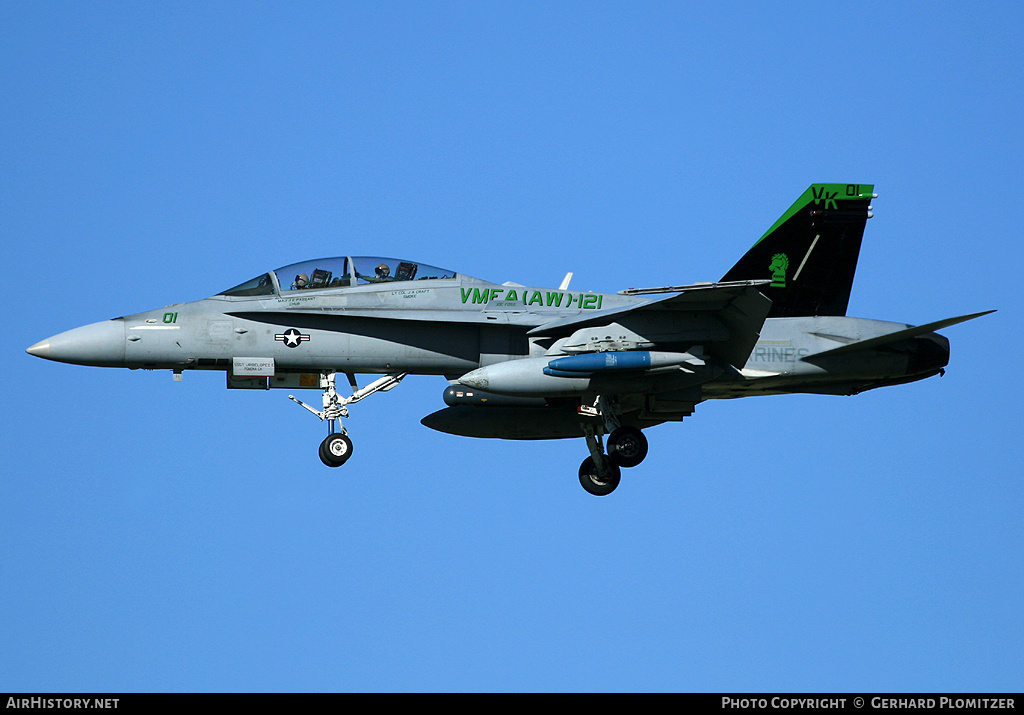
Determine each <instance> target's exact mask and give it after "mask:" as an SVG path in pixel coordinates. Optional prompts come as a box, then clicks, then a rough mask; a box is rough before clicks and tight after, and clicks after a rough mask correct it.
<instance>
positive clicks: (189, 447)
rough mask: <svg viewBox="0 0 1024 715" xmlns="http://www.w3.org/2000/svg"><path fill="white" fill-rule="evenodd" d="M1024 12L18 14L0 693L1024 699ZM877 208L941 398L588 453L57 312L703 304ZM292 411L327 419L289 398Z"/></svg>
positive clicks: (4, 120) (676, 434)
mask: <svg viewBox="0 0 1024 715" xmlns="http://www.w3.org/2000/svg"><path fill="white" fill-rule="evenodd" d="M1022 30H1024V10H1022V9H1021V6H1020V5H1019V3H1009V2H1005V3H1004V2H992V3H979V4H973V3H972V4H961V3H929V4H927V5H925V4H915V3H872V2H867V3H849V4H846V5H842V4H838V5H837V4H828V5H826V4H822V3H788V4H785V5H781V4H780V5H776V4H772V3H742V2H741V3H730V2H725V3H713V4H705V3H699V4H698V3H693V4H689V3H683V2H679V3H651V2H642V3H604V2H585V3H583V2H580V3H566V2H554V3H501V4H498V3H479V2H475V3H452V2H438V3H413V2H404V3H359V4H346V3H174V4H169V5H157V6H154V5H152V4H138V3H106V2H94V3H61V2H54V3H16V2H11V3H4V4H3V5H2V6H0V37H2V42H0V89H2V93H3V97H4V101H3V102H2V103H0V127H2V130H3V131H0V182H2V184H0V189H2V193H0V195H2V199H3V210H2V212H0V232H2V237H3V245H4V247H5V250H6V254H7V255H8V261H7V263H6V265H7V266H8V268H7V270H8V278H7V280H6V281H4V282H3V286H2V287H0V291H2V301H0V311H2V316H3V325H4V327H5V329H4V330H3V335H2V341H3V353H2V355H3V365H4V372H5V378H6V381H5V384H6V389H5V397H4V404H5V409H4V410H3V415H2V417H0V419H2V421H3V429H2V431H0V435H2V440H3V452H4V455H5V459H4V467H3V469H2V474H3V478H2V480H0V613H2V614H3V615H2V616H0V643H3V648H0V690H7V691H11V690H14V691H136V690H139V691H205V690H212V691H225V690H227V691H253V690H257V691H264V690H267V691H277V690H284V691H305V690H312V691H323V690H328V691H334V690H340V691H350V690H389V691H391V690H395V691H408V690H416V691H420V690H456V691H476V690H512V691H519V690H531V691H532V690H551V691H563V690H570V691H577V690H587V691H589V690H601V691H605V690H608V691H616V690H671V691H787V690H795V691H819V690H820V691H829V690H832V691H836V690H838V691H847V690H854V691H1007V690H1015V691H1018V692H1019V691H1020V689H1021V686H1022V678H1021V673H1022V672H1024V667H1022V665H1024V664H1022V655H1021V643H1022V642H1024V616H1022V609H1021V605H1020V604H1021V603H1022V602H1024V576H1022V564H1024V538H1022V532H1021V525H1020V514H1021V504H1022V499H1024V486H1022V467H1021V465H1022V463H1024V449H1022V447H1021V439H1020V436H1021V426H1022V422H1021V418H1020V398H1021V387H1020V381H1019V380H1018V379H1017V375H1018V373H1019V361H1020V356H1021V354H1022V353H1024V350H1022V348H1024V345H1022V342H1024V341H1022V338H1021V328H1022V325H1021V319H1020V314H1021V313H1020V311H1021V308H1022V307H1024V305H1022V304H1024V301H1022V299H1021V295H1022V291H1021V288H1020V279H1019V273H1020V270H1021V269H1020V266H1021V264H1022V259H1024V250H1022V248H1021V223H1020V216H1019V213H1020V211H1019V209H1020V203H1021V202H1020V199H1019V197H1018V195H1017V193H1016V192H1017V191H1018V190H1019V188H1020V185H1021V183H1022V180H1024V171H1022V162H1021V156H1022V155H1024V141H1022V136H1024V135H1022V133H1021V127H1022V126H1024V92H1022V88H1021V71H1020V67H1021V66H1022V65H1024V53H1022V50H1021V45H1020V42H1019V37H1020V35H1021V32H1022ZM822 181H827V182H855V183H865V184H866V183H873V184H875V187H876V189H875V190H876V192H877V193H878V194H879V198H878V199H877V200H876V201H875V217H874V218H873V219H872V220H871V221H869V223H868V227H867V231H866V234H865V239H864V245H863V250H862V253H861V261H860V265H859V270H858V274H857V279H856V281H855V284H854V292H853V297H852V299H851V303H850V311H849V312H850V314H851V315H856V316H860V317H871V318H879V319H887V320H896V321H902V322H907V323H913V324H921V323H926V322H930V321H933V320H939V319H941V318H945V317H949V316H953V315H961V314H964V313H969V312H974V311H980V310H986V309H992V308H997V309H999V312H998V313H996V314H994V315H991V316H987V317H985V318H982V319H979V320H977V321H973V322H970V323H966V324H963V325H959V326H955V327H952V328H949V329H947V330H945V331H944V333H945V334H946V335H947V336H948V337H949V338H950V339H951V341H952V357H951V362H950V366H949V369H948V372H947V374H946V375H945V377H943V378H941V379H940V378H932V379H929V380H926V381H923V382H919V383H915V384H911V385H906V386H902V387H895V388H887V389H883V390H877V391H874V392H869V393H865V394H862V395H859V396H857V397H852V398H839V397H822V396H786V397H774V398H760V399H746V400H740V401H724V402H718V403H705V404H702V405H700V406H699V407H698V409H697V411H696V413H695V414H694V415H693V417H691V418H688V419H687V420H686V421H685V422H684V423H683V424H674V425H673V424H668V425H662V426H659V427H656V428H654V429H652V430H651V431H650V432H649V433H648V436H649V439H650V442H651V454H650V456H649V457H648V459H647V460H646V461H645V462H644V464H643V465H642V466H641V467H638V468H636V469H634V470H630V471H628V472H627V473H626V475H625V478H624V480H623V483H622V485H621V486H620V487H619V489H618V490H617V491H616V492H615V494H613V495H611V496H610V497H607V498H602V499H597V498H594V497H591V496H589V495H587V494H586V493H584V492H583V490H582V489H581V488H580V486H579V483H578V481H577V478H576V470H577V468H578V466H579V462H580V461H581V460H582V459H583V457H584V456H585V455H586V451H585V447H584V444H583V441H582V440H570V441H552V442H538V443H517V442H506V441H483V440H471V439H468V438H460V437H453V436H449V435H443V434H440V433H435V432H432V431H431V430H428V429H426V428H424V427H422V426H421V425H420V424H419V420H420V418H421V417H422V416H424V415H426V414H428V413H430V412H433V411H434V410H436V409H439V408H440V407H441V406H442V404H443V403H442V401H441V393H442V391H443V388H444V386H445V383H444V381H443V380H442V379H441V378H430V377H418V378H416V377H413V378H409V379H407V380H406V381H405V382H403V383H402V385H401V386H400V387H399V388H398V389H396V390H393V391H391V392H389V393H386V394H381V395H378V396H375V397H373V398H371V399H369V400H366V401H364V402H362V403H360V404H359V405H356V406H355V407H354V408H353V410H352V413H353V416H352V418H351V419H350V420H349V421H348V422H347V423H346V424H347V426H348V428H349V429H350V430H351V432H352V435H353V438H354V441H355V452H354V456H353V458H352V460H351V461H350V462H349V463H348V464H347V465H345V467H343V468H341V469H338V470H327V469H326V468H324V467H322V466H321V464H320V463H319V460H318V459H317V457H316V454H315V449H316V445H317V444H318V443H319V441H320V440H321V439H322V437H323V432H324V430H323V427H322V425H320V424H318V423H317V422H316V420H314V419H313V418H312V417H311V416H310V415H309V414H308V413H306V412H305V411H303V410H301V409H299V408H298V407H297V406H296V405H294V404H292V403H291V402H290V401H288V400H287V398H286V395H285V394H283V393H279V392H277V391H274V392H272V393H258V394H257V393H250V392H247V391H232V392H230V393H229V392H227V391H226V390H225V389H224V387H223V376H222V375H220V374H219V373H203V374H197V373H187V374H185V376H184V380H183V382H182V383H180V384H178V383H174V382H172V379H171V375H170V373H169V372H152V373H150V372H141V371H140V372H128V371H125V370H104V369H99V368H86V367H76V366H70V365H60V364H55V363H49V362H46V361H43V360H39V359H36V358H33V357H31V356H29V355H27V354H25V352H24V349H25V348H26V347H27V346H28V345H30V344H32V343H34V342H36V341H37V340H41V339H43V338H45V337H47V336H50V335H53V334H55V333H57V332H60V331H63V330H66V329H69V328H72V327H75V326H78V325H82V324H85V323H90V322H94V321H97V320H102V319H105V318H110V317H114V316H118V315H124V314H128V313H134V312H138V311H142V310H147V309H151V308H157V307H160V306H163V305H167V304H170V303H174V302H180V301H186V300H194V299H198V298H202V297H205V296H208V295H211V294H213V293H216V292H219V291H220V290H223V289H225V288H228V287H230V286H233V285H235V284H237V283H240V282H241V281H243V280H246V279H248V278H251V277H252V276H253V275H256V274H258V273H260V272H262V271H265V270H268V269H271V268H274V267H277V266H281V265H285V264H288V263H293V262H295V261H299V260H304V259H309V258H315V257H318V256H324V255H345V254H357V255H358V254H370V255H372V254H379V255H393V256H403V257H409V258H413V259H415V260H419V261H422V262H424V263H428V264H433V265H440V266H445V267H452V268H455V269H457V270H460V271H462V272H465V273H468V274H470V275H475V276H478V277H481V278H487V279H490V280H495V281H498V282H502V281H506V280H512V281H516V282H520V283H525V284H530V285H550V286H556V285H557V284H558V283H559V282H560V281H561V279H562V276H563V275H564V274H565V273H566V272H567V271H573V272H574V273H575V278H574V282H573V286H574V287H575V288H579V289H589V290H598V291H607V292H614V291H616V290H620V289H623V288H627V287H633V286H653V285H664V284H669V283H676V284H678V283H686V282H692V281H700V280H715V279H717V278H719V277H721V275H723V274H724V273H725V271H726V270H727V269H728V268H729V267H730V266H731V265H732V264H733V262H734V261H735V260H736V259H737V258H738V257H739V256H740V255H741V254H742V253H743V252H744V251H745V250H746V249H747V248H748V247H749V246H750V245H751V244H752V243H753V241H754V240H756V239H757V238H758V237H759V236H760V235H761V234H762V233H763V231H764V230H765V229H766V228H767V227H768V226H769V225H770V224H771V223H772V222H773V221H774V220H775V219H776V218H777V217H778V216H779V215H781V213H782V212H783V211H784V210H785V209H786V208H787V207H788V206H789V205H790V203H792V201H793V200H794V199H795V198H796V197H797V196H798V195H799V194H800V193H801V192H802V191H803V190H804V189H805V188H806V187H807V186H808V185H809V184H811V183H813V182H822ZM310 394H311V397H312V399H313V401H314V402H315V401H316V399H317V395H316V394H315V393H310Z"/></svg>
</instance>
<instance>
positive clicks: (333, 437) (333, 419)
mask: <svg viewBox="0 0 1024 715" xmlns="http://www.w3.org/2000/svg"><path fill="white" fill-rule="evenodd" d="M336 374H337V373H334V372H322V373H320V386H321V387H323V388H324V408H323V409H322V410H318V409H315V408H313V407H311V406H309V405H307V404H306V403H305V402H303V401H302V400H300V399H298V398H297V397H295V396H294V395H288V399H289V400H291V401H292V402H295V403H297V404H299V405H302V406H303V407H305V408H306V409H307V410H309V411H310V412H312V413H313V414H314V415H316V416H317V417H319V418H320V421H321V422H322V421H324V420H327V430H328V435H327V438H326V439H325V440H324V441H323V442H321V443H320V461H321V462H323V463H324V464H326V465H327V466H328V467H340V466H341V465H343V464H344V463H345V462H347V461H348V459H349V457H351V456H352V440H351V439H349V436H348V430H347V429H345V427H344V426H343V425H342V424H341V418H342V417H348V406H349V405H353V404H355V403H356V402H359V401H360V400H362V399H364V398H367V397H369V396H370V395H372V394H373V393H375V392H387V391H388V390H390V389H392V388H394V387H396V386H397V385H398V383H400V382H401V381H402V378H404V377H405V376H406V375H407V374H408V373H404V372H403V373H401V374H398V375H385V376H384V377H382V378H380V379H378V380H374V381H373V382H371V383H370V384H369V385H367V386H366V387H364V388H362V389H361V390H360V389H359V388H357V387H356V384H355V377H354V376H353V375H349V379H350V382H351V385H352V396H351V397H341V396H340V395H338V391H337V390H336V389H335V375H336ZM336 426H337V431H335V427H336Z"/></svg>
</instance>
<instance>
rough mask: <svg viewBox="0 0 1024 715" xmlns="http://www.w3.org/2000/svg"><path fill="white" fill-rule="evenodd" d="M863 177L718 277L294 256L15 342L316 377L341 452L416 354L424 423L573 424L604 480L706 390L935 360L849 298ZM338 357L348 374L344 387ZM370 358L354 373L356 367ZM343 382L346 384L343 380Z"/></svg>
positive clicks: (557, 429) (161, 363)
mask: <svg viewBox="0 0 1024 715" xmlns="http://www.w3.org/2000/svg"><path fill="white" fill-rule="evenodd" d="M873 189H874V187H873V186H871V185H865V184H813V185H812V186H810V187H809V188H808V189H807V190H806V191H805V192H804V193H803V194H802V195H801V196H800V198H799V199H797V200H796V202H795V203H794V204H793V205H792V206H791V207H790V208H789V210H788V211H786V212H785V213H784V214H783V215H782V216H781V217H780V218H779V220H778V221H776V222H775V224H774V225H772V226H771V228H769V229H768V231H767V232H766V233H765V234H764V235H763V236H762V237H761V238H760V239H759V240H758V241H757V242H756V243H755V244H754V246H753V247H752V248H751V249H750V250H749V251H747V253H746V254H745V255H744V256H743V257H742V258H741V259H740V260H739V262H738V263H736V265H735V266H733V267H732V268H731V269H730V270H729V271H728V272H727V273H726V274H725V275H724V276H723V277H722V279H721V280H719V281H718V282H710V283H698V284H694V285H670V286H662V287H649V288H629V289H626V290H622V291H619V292H618V293H594V292H587V291H575V290H572V289H570V287H569V283H570V280H569V279H570V277H571V275H572V274H569V275H568V276H566V280H565V281H563V283H562V285H561V286H559V288H557V289H549V288H534V287H528V286H524V285H520V284H518V283H501V284H499V283H491V282H488V281H484V280H480V279H477V278H472V277H470V276H468V275H465V274H463V273H459V272H457V271H453V270H448V269H444V268H437V267H435V266H430V265H425V264H423V263H418V262H416V261H411V260H400V259H393V258H380V257H366V256H340V257H335V258H321V259H317V260H312V261H303V262H301V263H294V264H291V265H288V266H284V267H283V268H278V269H276V270H273V271H269V272H267V273H263V274H261V275H259V276H257V277H255V278H253V279H252V280H248V281H246V282H244V283H241V284H240V285H236V286H234V287H232V288H229V289H227V290H224V291H222V292H221V293H218V294H217V295H214V296H213V297H210V298H206V299H204V300H199V301H195V302H191V303H180V304H174V305H170V306H167V307H164V308H158V309H156V310H150V311H146V312H144V313H138V314H135V315H128V316H124V317H120V318H115V319H113V320H105V321H102V322H98V323H93V324H91V325H86V326H83V327H80V328H75V329H73V330H69V331H67V332H64V333H60V334H59V335H55V336H53V337H51V338H48V339H46V340H43V341H41V342H38V343H36V344H35V345H33V346H31V347H30V348H28V352H29V353H30V354H32V355H35V356H38V357H41V358H46V359H48V360H56V361H58V362H66V363H74V364H79V365H96V366H103V367H126V368H130V369H143V370H164V369H169V370H171V371H173V373H174V378H175V380H180V379H181V375H182V373H183V372H184V371H186V370H220V371H223V372H225V373H226V376H227V387H228V388H232V389H260V390H266V389H270V388H284V389H292V390H297V389H299V388H310V389H319V390H322V391H323V399H322V406H321V408H320V409H317V407H314V406H312V405H309V404H307V403H305V402H303V401H301V400H299V399H298V398H296V397H295V396H294V395H289V398H290V399H292V400H293V401H295V402H296V403H298V404H299V405H301V406H302V407H304V408H305V409H307V410H308V411H309V412H311V413H312V414H314V415H316V416H317V417H318V418H319V419H320V420H321V421H322V422H326V423H327V428H328V434H327V437H326V438H325V439H324V440H323V442H322V443H321V444H320V448H319V454H320V459H321V461H322V462H323V463H324V464H326V465H327V466H329V467H339V466H341V465H342V464H344V463H345V462H346V461H348V459H349V458H350V457H351V456H352V454H353V445H352V441H351V439H350V437H349V433H348V430H347V429H346V428H345V427H344V425H343V424H342V418H348V417H349V408H350V407H351V406H352V405H354V404H355V403H357V402H359V401H360V400H363V399H365V398H367V397H369V396H370V395H373V394H375V393H377V392H383V391H386V390H390V389H392V388H394V387H396V386H397V385H398V384H399V383H400V382H401V381H402V379H403V378H405V377H406V376H407V375H409V374H416V375H440V376H444V377H445V378H447V380H448V383H449V384H448V387H447V388H446V389H445V390H444V394H443V399H444V402H445V404H446V405H447V406H446V407H445V408H443V409H441V410H438V411H437V412H434V413H432V414H429V415H427V416H426V417H424V418H423V419H422V423H423V424H424V425H426V426H427V427H430V428H432V429H435V430H439V431H441V432H446V433H449V434H455V435H463V436H468V437H487V438H502V439H518V440H533V439H565V438H583V439H584V440H585V442H586V446H587V450H588V452H589V454H588V456H587V457H586V459H584V460H583V463H582V464H581V465H580V469H579V479H580V483H581V484H582V486H583V488H584V489H586V490H587V491H588V492H589V493H591V494H594V495H597V496H603V495H606V494H609V493H611V492H612V491H613V490H614V489H615V488H616V486H617V485H618V484H619V480H620V477H621V470H622V469H623V468H629V467H635V466H637V465H638V464H640V463H641V462H642V461H643V459H644V457H645V456H646V455H647V450H648V443H647V439H646V437H645V435H644V434H643V431H642V430H644V429H646V428H648V427H652V426H654V425H658V424H661V423H663V422H678V421H680V420H682V419H683V418H684V417H687V416H689V415H691V414H692V413H693V411H694V409H695V407H696V406H697V405H698V404H700V403H701V402H703V401H705V400H712V399H726V398H736V397H747V396H752V395H779V394H786V393H798V392H799V393H819V394H831V395H852V394H856V393H859V392H863V391H865V390H871V389H874V388H876V387H883V386H887V385H898V384H901V383H906V382H912V381H915V380H921V379H923V378H926V377H930V376H932V375H936V374H941V373H942V372H943V368H944V367H945V366H946V364H947V363H948V361H949V341H948V340H947V339H946V338H945V337H943V336H942V335H939V334H938V333H936V332H935V331H936V330H939V329H941V328H945V327H948V326H951V325H954V324H956V323H960V322H963V321H966V320H970V319H972V318H976V317H978V316H980V315H985V314H986V313H987V312H992V311H986V312H985V313H973V314H970V315H962V316H959V317H955V318H948V319H946V320H940V321H937V322H934V323H929V324H927V325H920V326H916V327H915V326H911V325H907V324H904V323H892V322H883V321H879V320H869V319H864V318H852V317H847V316H846V310H847V304H848V302H849V298H850V290H851V288H852V285H853V278H854V272H855V270H856V266H857V259H858V255H859V253H860V247H861V239H862V237H863V233H864V227H865V224H866V222H867V219H868V218H870V217H871V216H872V206H871V200H872V199H874V198H877V195H876V194H874V193H873ZM339 374H341V375H344V376H346V378H347V382H348V384H349V386H350V387H351V394H347V393H344V394H343V393H342V392H339V391H338V387H339V385H338V382H337V379H336V378H337V376H338V375H339ZM366 374H370V375H382V377H380V378H377V379H375V380H373V381H372V382H370V383H369V384H367V385H365V386H364V387H362V388H360V387H359V386H358V382H357V376H358V375H366ZM346 395H347V396H346Z"/></svg>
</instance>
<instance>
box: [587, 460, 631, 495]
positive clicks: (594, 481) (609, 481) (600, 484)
mask: <svg viewBox="0 0 1024 715" xmlns="http://www.w3.org/2000/svg"><path fill="white" fill-rule="evenodd" d="M621 476H622V472H621V471H619V467H618V465H617V464H612V463H611V462H609V463H608V474H604V475H603V474H599V473H598V469H597V465H596V464H595V463H594V458H593V457H587V458H586V459H584V460H583V464H581V465H580V484H581V485H583V488H584V489H586V490H587V491H588V492H589V493H591V494H593V495H594V496H596V497H603V496H607V495H608V494H611V493H612V492H613V491H615V487H617V486H619V479H620V478H621Z"/></svg>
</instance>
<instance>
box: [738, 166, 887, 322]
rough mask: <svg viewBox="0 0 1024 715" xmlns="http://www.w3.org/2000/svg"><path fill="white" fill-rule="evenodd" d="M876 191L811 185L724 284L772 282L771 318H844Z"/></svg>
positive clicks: (858, 186)
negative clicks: (820, 316)
mask: <svg viewBox="0 0 1024 715" xmlns="http://www.w3.org/2000/svg"><path fill="white" fill-rule="evenodd" d="M873 189H874V186H872V185H870V184H812V185H811V186H810V188H808V189H807V191H805V192H804V193H803V194H802V195H801V196H800V198H799V199H797V201H796V203H794V204H793V205H792V206H790V208H789V210H788V211H786V213H784V214H782V217H781V218H780V219H779V220H778V221H776V222H775V224H774V225H773V226H772V227H771V228H769V229H768V231H767V232H766V233H765V234H764V235H763V236H761V238H760V240H758V242H757V243H755V244H754V246H753V247H752V248H751V249H750V250H749V251H747V253H746V255H744V256H743V258H741V259H740V260H739V262H738V263H737V264H736V265H735V266H733V267H732V269H731V270H730V271H729V272H728V273H726V274H725V276H724V277H723V278H722V280H723V281H739V280H757V279H771V283H770V284H769V285H765V286H764V288H762V292H763V293H764V294H765V295H766V296H767V297H768V298H771V300H772V308H771V312H770V313H769V314H768V317H770V318H784V317H794V316H801V315H846V306H847V305H848V304H849V302H850V290H851V289H852V288H853V274H854V272H855V271H856V270H857V258H858V256H859V255H860V242H861V239H862V238H863V237H864V224H865V223H866V222H867V219H868V218H869V216H870V213H869V209H870V208H871V206H870V204H871V199H872V197H873V196H874V194H873V193H872V191H873Z"/></svg>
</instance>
